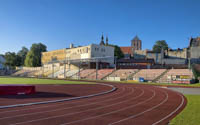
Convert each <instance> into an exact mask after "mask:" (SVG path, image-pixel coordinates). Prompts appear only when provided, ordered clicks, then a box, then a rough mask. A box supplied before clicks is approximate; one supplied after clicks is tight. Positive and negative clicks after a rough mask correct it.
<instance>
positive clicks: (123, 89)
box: [0, 87, 125, 114]
mask: <svg viewBox="0 0 200 125" xmlns="http://www.w3.org/2000/svg"><path fill="white" fill-rule="evenodd" d="M124 91H125V87H123V88H122V91H121V92H120V93H115V94H113V95H109V96H107V97H100V98H98V99H102V98H108V97H112V96H115V95H120V94H121V93H123V92H124ZM90 99H93V98H90ZM94 100H97V99H94ZM80 102H85V100H82V101H81V100H79V101H78V102H70V103H64V104H55V105H47V106H39V107H33V108H26V109H18V110H11V111H2V112H0V114H2V113H10V112H18V111H26V110H31V109H40V108H49V107H55V106H61V105H67V104H75V103H80Z"/></svg>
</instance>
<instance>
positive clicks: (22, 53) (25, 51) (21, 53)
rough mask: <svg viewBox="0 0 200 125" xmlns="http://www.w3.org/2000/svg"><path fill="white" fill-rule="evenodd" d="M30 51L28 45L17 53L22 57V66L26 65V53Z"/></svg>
mask: <svg viewBox="0 0 200 125" xmlns="http://www.w3.org/2000/svg"><path fill="white" fill-rule="evenodd" d="M27 53H28V49H27V48H26V47H24V46H23V47H22V49H21V50H20V51H19V52H18V53H17V55H18V56H19V58H20V65H21V66H24V62H25V59H26V55H27Z"/></svg>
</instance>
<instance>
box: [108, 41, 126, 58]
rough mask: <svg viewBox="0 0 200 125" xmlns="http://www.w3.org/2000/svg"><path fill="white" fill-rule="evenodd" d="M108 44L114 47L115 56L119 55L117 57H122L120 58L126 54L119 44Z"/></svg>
mask: <svg viewBox="0 0 200 125" xmlns="http://www.w3.org/2000/svg"><path fill="white" fill-rule="evenodd" d="M108 46H112V47H114V56H115V57H117V59H120V58H123V57H124V54H123V52H122V51H121V49H120V47H119V46H117V45H111V44H109V45H108Z"/></svg>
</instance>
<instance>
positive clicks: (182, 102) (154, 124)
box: [152, 93, 184, 125]
mask: <svg viewBox="0 0 200 125" xmlns="http://www.w3.org/2000/svg"><path fill="white" fill-rule="evenodd" d="M178 95H179V96H181V99H182V101H181V104H180V105H179V106H178V107H177V108H176V109H175V110H174V111H173V112H171V113H170V114H169V115H167V116H166V117H164V118H162V119H160V120H159V121H157V122H155V123H153V124H152V125H157V124H159V123H160V122H162V121H163V120H165V119H167V118H169V117H170V116H172V115H173V114H174V113H175V112H177V111H178V110H179V109H180V108H181V107H182V105H183V104H184V98H183V95H181V94H180V93H178Z"/></svg>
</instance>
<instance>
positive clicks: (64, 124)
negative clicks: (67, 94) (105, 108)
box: [61, 90, 156, 125]
mask: <svg viewBox="0 0 200 125" xmlns="http://www.w3.org/2000/svg"><path fill="white" fill-rule="evenodd" d="M143 92H144V90H143ZM152 92H153V95H152V96H151V97H150V98H149V99H147V100H145V101H142V102H140V103H137V104H135V105H131V106H128V107H125V108H121V109H119V110H115V111H112V112H108V113H104V114H101V115H97V116H93V117H89V118H85V119H81V120H76V121H72V122H69V123H63V124H61V125H68V124H73V123H77V122H81V121H85V120H89V119H94V118H98V117H102V116H106V115H110V114H113V113H116V112H120V111H123V110H126V109H129V108H133V107H136V106H138V105H140V104H143V103H145V102H147V101H150V100H152V99H153V98H154V97H155V95H156V93H155V91H152ZM128 101H130V100H128Z"/></svg>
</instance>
